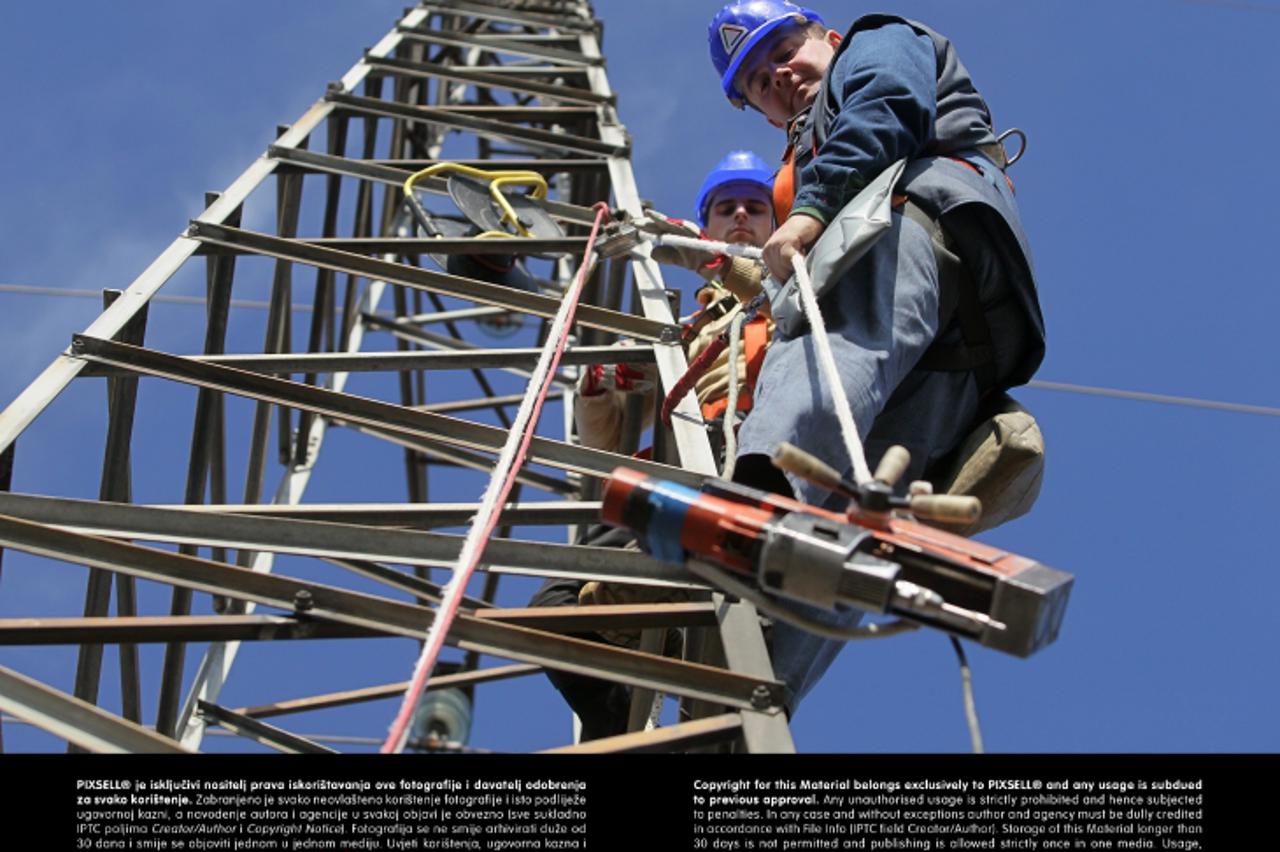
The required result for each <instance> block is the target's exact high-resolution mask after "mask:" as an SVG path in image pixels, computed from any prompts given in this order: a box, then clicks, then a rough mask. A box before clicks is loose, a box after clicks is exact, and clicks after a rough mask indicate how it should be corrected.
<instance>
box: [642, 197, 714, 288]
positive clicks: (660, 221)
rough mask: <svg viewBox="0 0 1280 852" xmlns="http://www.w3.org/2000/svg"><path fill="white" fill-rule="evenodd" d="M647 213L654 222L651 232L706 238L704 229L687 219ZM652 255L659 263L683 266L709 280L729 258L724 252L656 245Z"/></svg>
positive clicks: (650, 211) (651, 211)
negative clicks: (710, 252)
mask: <svg viewBox="0 0 1280 852" xmlns="http://www.w3.org/2000/svg"><path fill="white" fill-rule="evenodd" d="M645 215H646V216H648V217H649V219H650V220H651V222H652V224H651V225H650V226H649V228H648V230H649V231H651V232H654V233H658V234H674V235H675V236H677V237H690V238H692V239H695V240H697V239H705V237H704V235H703V233H702V229H701V228H699V227H698V226H697V225H695V224H694V223H693V222H690V221H688V220H686V219H672V218H671V217H670V216H666V215H664V214H662V213H659V212H658V211H656V210H646V211H645ZM650 257H652V258H653V259H654V260H656V261H658V263H669V264H673V265H675V266H683V267H684V268H685V269H689V270H692V271H693V272H696V273H698V274H699V275H701V276H702V278H703V279H704V280H707V281H710V280H711V279H713V278H715V277H717V275H719V270H720V267H721V266H722V265H723V264H724V262H725V261H726V260H727V258H726V257H725V256H724V255H722V254H708V253H707V252H705V251H699V250H697V249H691V248H684V247H679V248H677V247H676V246H654V247H653V251H652V252H651V253H650Z"/></svg>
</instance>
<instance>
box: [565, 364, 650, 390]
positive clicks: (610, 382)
mask: <svg viewBox="0 0 1280 852" xmlns="http://www.w3.org/2000/svg"><path fill="white" fill-rule="evenodd" d="M652 373H653V368H652V365H647V364H644V365H640V366H639V367H633V366H631V365H630V364H609V365H605V364H592V365H591V366H590V367H587V368H586V369H585V370H583V371H582V378H581V379H579V381H578V393H580V394H582V395H583V396H598V395H599V394H602V393H604V392H605V391H607V390H619V391H623V392H624V393H645V392H647V391H648V390H649V389H650V388H652V387H653V375H652Z"/></svg>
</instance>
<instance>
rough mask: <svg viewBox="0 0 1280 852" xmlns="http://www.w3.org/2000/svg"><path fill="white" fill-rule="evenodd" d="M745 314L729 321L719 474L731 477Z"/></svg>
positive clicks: (727, 477) (734, 450)
mask: <svg viewBox="0 0 1280 852" xmlns="http://www.w3.org/2000/svg"><path fill="white" fill-rule="evenodd" d="M745 319H746V316H745V315H744V314H743V313H742V311H741V310H739V311H738V313H736V314H734V317H733V319H731V320H730V321H729V399H728V403H729V404H728V406H726V407H725V410H724V469H723V471H722V472H721V474H720V475H721V476H722V477H724V478H725V479H733V469H734V466H735V465H736V463H737V455H738V433H737V431H736V430H735V429H734V428H733V427H734V426H736V425H737V424H738V358H739V357H740V356H741V354H742V326H743V321H744V320H745Z"/></svg>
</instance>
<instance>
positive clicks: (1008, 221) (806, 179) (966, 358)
mask: <svg viewBox="0 0 1280 852" xmlns="http://www.w3.org/2000/svg"><path fill="white" fill-rule="evenodd" d="M708 47H709V49H710V54H711V61H712V64H713V66H714V67H715V70H716V74H717V77H718V82H719V85H720V88H721V91H722V92H723V93H724V95H725V96H726V97H727V98H728V99H729V101H730V103H731V104H733V105H734V106H736V107H738V108H742V107H743V106H750V107H752V108H753V109H755V110H757V111H759V112H760V113H761V114H762V115H763V116H764V118H765V119H766V120H767V121H768V122H769V123H770V124H771V125H773V126H775V127H779V128H784V129H785V130H786V134H787V135H786V142H787V146H786V152H785V154H784V158H783V159H784V165H783V167H782V169H780V171H779V173H778V177H777V179H776V180H775V182H774V211H775V215H776V216H777V219H778V227H777V229H776V230H775V232H774V234H773V236H771V237H770V239H769V241H768V242H767V243H766V244H765V246H764V260H765V264H766V266H767V267H768V269H769V271H770V273H771V279H772V280H769V279H766V282H765V289H766V290H767V291H768V292H769V294H770V299H771V303H772V310H773V318H774V320H775V321H776V322H777V324H778V325H777V328H776V330H775V333H774V337H773V340H772V342H771V343H770V346H769V349H768V352H767V354H766V357H765V360H764V364H763V366H762V367H761V370H760V375H759V378H758V381H757V384H756V388H755V406H754V408H753V409H752V412H751V413H750V414H749V415H748V416H747V418H746V420H745V421H744V422H743V424H742V426H741V428H740V430H739V433H738V447H739V450H738V451H739V456H738V464H737V469H736V470H737V473H738V478H739V479H742V480H744V481H748V482H749V484H753V485H757V486H759V487H766V488H771V489H774V490H778V491H783V492H784V493H789V494H794V495H795V496H798V497H800V498H801V499H803V500H804V501H805V502H808V503H813V504H826V505H828V506H830V507H832V508H837V507H838V508H843V505H842V504H844V502H845V500H844V499H843V498H840V497H836V496H834V495H831V494H829V493H827V492H825V491H823V490H822V489H820V488H818V487H816V486H814V485H812V484H811V483H809V482H806V481H803V480H800V479H799V478H796V477H794V476H791V475H790V474H788V475H787V476H786V477H785V479H783V477H781V476H779V475H778V474H777V473H776V472H772V471H771V469H770V465H769V463H768V459H769V456H770V455H771V454H772V453H773V451H774V449H775V448H776V447H777V446H778V445H779V444H780V443H782V442H784V441H786V442H790V443H792V444H795V445H797V446H799V447H801V448H803V449H805V450H807V451H809V452H810V453H812V454H814V455H816V456H818V457H819V458H820V459H822V460H823V461H825V462H826V463H827V464H829V465H831V466H832V467H834V468H836V469H837V470H839V471H842V472H845V473H846V475H851V471H852V465H851V460H850V458H849V456H848V453H847V451H846V449H845V446H844V444H843V442H842V441H839V440H833V439H832V436H833V435H838V434H840V430H839V427H838V424H837V419H836V412H835V410H834V408H833V403H832V394H831V392H830V389H829V388H828V387H827V385H826V380H825V379H823V378H822V376H821V371H820V370H819V368H818V366H817V364H816V363H815V356H814V347H813V342H812V341H811V340H809V334H810V332H809V327H808V324H807V321H806V320H805V319H804V317H803V315H802V314H799V313H798V312H797V311H796V309H795V302H794V301H792V300H790V299H789V297H788V295H787V294H788V292H789V291H788V289H787V288H786V287H785V286H783V285H782V284H777V285H776V286H775V284H774V283H773V282H774V281H777V282H786V281H787V279H789V278H790V277H791V268H792V266H791V263H792V258H793V257H794V256H795V255H797V254H799V255H804V256H806V257H807V262H808V267H809V269H810V270H811V271H816V272H818V273H821V272H822V271H823V270H830V274H829V275H828V276H827V277H826V278H825V279H824V278H822V277H821V276H820V275H815V280H814V282H813V283H814V286H815V288H816V289H817V291H818V294H819V307H820V310H821V312H822V315H823V318H824V320H825V325H826V327H827V330H828V333H829V337H830V343H831V349H832V352H833V354H834V358H835V361H836V371H837V372H838V374H839V381H840V382H841V384H842V386H843V389H844V393H845V396H846V397H847V398H848V400H849V406H850V408H851V409H852V411H851V413H852V415H853V420H854V423H855V424H856V426H857V429H858V432H859V436H860V437H861V438H862V440H863V442H864V445H865V448H866V455H867V461H868V462H869V463H870V465H871V467H872V468H873V469H874V467H875V465H876V463H877V461H878V459H879V457H880V456H881V455H882V454H883V453H884V451H885V450H886V449H887V448H888V447H889V446H891V445H893V444H902V445H904V446H906V447H907V449H908V450H909V451H910V453H911V457H912V465H911V467H910V468H909V469H908V472H907V475H905V476H903V477H902V479H901V484H902V487H905V485H906V483H908V482H910V481H911V480H914V479H930V480H933V481H938V480H940V479H941V477H940V476H937V475H936V473H935V472H936V471H938V470H940V469H941V468H942V466H944V465H946V464H948V461H947V460H948V459H949V458H951V457H952V456H953V454H955V453H956V452H958V450H959V448H960V447H961V445H962V443H964V442H965V439H966V438H967V437H968V436H969V435H970V434H971V433H972V432H973V431H974V430H975V429H976V428H978V426H979V424H981V423H982V422H984V418H985V417H987V412H988V411H990V410H991V409H992V407H993V405H995V404H997V403H999V402H1000V401H1001V400H1002V399H1004V400H1007V399H1009V398H1008V397H1007V396H1005V395H1004V394H1003V391H1004V390H1005V389H1007V388H1009V387H1012V386H1015V385H1018V384H1022V383H1024V382H1026V381H1027V380H1028V379H1030V378H1031V376H1032V375H1033V374H1034V372H1035V370H1036V368H1037V367H1038V366H1039V363H1040V361H1041V359H1042V358H1043V354H1044V321H1043V318H1042V316H1041V313H1040V307H1039V303H1038V299H1037V296H1036V287H1035V279H1034V275H1033V272H1032V266H1031V260H1030V257H1031V256H1030V251H1029V248H1028V244H1027V238H1026V235H1025V233H1024V232H1023V229H1022V225H1021V222H1020V219H1019V214H1018V209H1017V204H1016V203H1015V200H1014V196H1013V189H1012V184H1011V182H1010V181H1009V180H1008V178H1007V177H1006V176H1005V173H1004V170H1005V169H1006V167H1007V166H1008V165H1009V163H1008V158H1007V157H1006V155H1005V152H1004V148H1003V145H1002V144H1001V143H1000V141H999V139H998V137H997V135H996V133H995V131H994V128H993V123H992V119H991V113H990V110H989V109H988V107H987V104H986V102H985V101H984V99H983V98H982V96H981V95H980V94H979V92H978V90H977V88H976V86H975V85H974V83H973V81H972V79H971V78H970V77H969V74H968V71H967V70H966V69H965V67H964V65H963V64H962V63H961V62H960V60H959V58H958V56H957V54H956V51H955V48H954V46H953V45H952V43H951V42H950V41H949V40H947V39H946V38H945V37H943V36H942V35H940V34H939V33H937V32H935V31H934V30H932V29H930V28H928V27H927V26H925V25H923V24H920V23H917V22H915V21H910V20H907V19H905V18H901V17H897V16H894V15H882V14H875V15H865V16H863V17H861V18H859V19H858V20H857V21H855V22H854V23H853V25H852V26H851V27H850V28H849V29H848V30H847V31H846V32H844V33H841V32H838V31H835V30H830V29H828V28H827V27H826V25H825V24H824V22H823V20H822V18H821V16H819V15H818V14H817V13H815V12H813V11H811V10H809V9H806V8H803V7H801V6H798V5H796V4H795V3H791V2H786V0H735V2H730V3H728V4H727V5H725V6H724V7H723V8H721V10H720V11H719V12H718V13H717V14H716V15H715V16H714V18H713V19H712V20H711V23H710V25H709V27H708ZM878 178H881V180H877V179H878ZM868 185H872V188H873V189H884V190H885V191H884V192H883V193H882V194H881V195H879V196H877V197H879V198H882V199H883V202H882V203H883V205H884V207H888V208H891V210H886V211H885V212H886V214H887V215H886V218H887V219H888V220H889V222H890V225H889V227H888V228H887V229H885V230H883V231H882V232H880V233H879V234H878V235H877V236H876V237H873V238H870V239H866V240H862V241H854V240H853V239H852V237H851V235H852V234H855V233H859V229H858V228H856V227H854V226H855V225H856V219H855V214H854V211H855V209H856V208H857V206H858V205H857V204H855V203H853V202H854V201H855V199H859V200H861V201H863V202H865V201H866V199H867V197H868V196H867V194H863V193H862V191H863V190H864V188H867V187H868ZM819 238H822V239H821V241H819ZM752 477H758V478H757V479H754V480H753V479H752ZM811 614H812V615H815V616H818V615H821V617H824V618H826V619H827V620H829V621H832V622H834V623H836V624H840V625H848V624H850V623H852V622H855V621H856V620H857V618H858V615H859V614H858V613H855V612H846V613H836V614H831V613H826V612H822V613H820V614H819V613H816V612H815V613H811ZM840 647H841V645H840V643H836V642H833V641H832V640H829V639H824V638H822V637H819V636H817V635H815V634H812V633H806V632H805V631H802V630H800V629H799V628H796V627H794V626H792V625H790V624H787V623H780V624H778V625H777V627H776V629H775V631H774V635H773V636H772V638H771V650H772V654H773V663H774V668H775V672H776V674H777V676H778V677H779V678H780V679H782V680H784V681H785V682H786V683H787V685H788V687H789V692H790V698H789V699H788V701H787V708H788V710H790V711H794V710H795V707H796V704H797V703H798V702H799V700H800V699H801V697H803V695H804V694H805V692H806V691H807V690H808V689H809V688H810V687H811V686H813V684H814V683H815V682H816V681H817V679H818V678H819V677H820V676H821V674H822V673H823V671H825V669H826V668H827V666H828V665H829V664H830V662H831V661H832V659H833V658H834V656H835V654H836V652H837V651H838V650H839V648H840Z"/></svg>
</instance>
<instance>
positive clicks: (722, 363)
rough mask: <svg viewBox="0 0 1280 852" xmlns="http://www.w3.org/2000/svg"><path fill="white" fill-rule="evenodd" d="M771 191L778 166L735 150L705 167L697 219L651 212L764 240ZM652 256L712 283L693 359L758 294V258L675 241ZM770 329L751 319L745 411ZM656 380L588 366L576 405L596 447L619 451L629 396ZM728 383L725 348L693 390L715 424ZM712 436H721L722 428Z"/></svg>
mask: <svg viewBox="0 0 1280 852" xmlns="http://www.w3.org/2000/svg"><path fill="white" fill-rule="evenodd" d="M772 189H773V170H772V169H771V168H770V167H769V164H768V163H766V162H765V161H764V160H763V159H761V157H760V156H759V155H757V154H755V153H754V152H751V151H730V152H729V153H728V154H726V155H725V156H724V157H723V158H721V159H720V161H719V162H718V163H716V165H715V166H714V167H713V168H712V169H711V171H710V172H708V173H707V176H706V178H704V179H703V181H702V185H701V186H700V187H699V188H698V194H697V196H696V197H695V200H694V209H695V211H696V212H697V217H698V220H697V223H694V222H691V221H688V220H685V219H673V218H671V217H668V216H666V215H664V214H661V213H657V212H656V211H653V210H649V211H647V213H648V216H649V218H651V219H653V220H654V221H655V222H656V223H659V224H660V225H661V226H662V227H663V228H664V229H665V230H667V231H669V232H670V233H674V234H678V235H681V236H686V237H701V238H705V239H709V240H715V241H717V242H726V243H733V244H738V245H750V246H761V245H764V243H765V241H766V240H768V239H769V235H770V234H772V233H773V225H774V218H773V201H772ZM652 256H653V258H654V260H657V261H658V262H659V263H665V264H673V265H677V266H683V267H685V268H686V269H690V270H692V271H694V272H696V273H698V275H700V276H701V277H702V278H703V279H704V280H705V281H706V282H707V284H706V285H705V286H703V287H702V288H700V289H699V290H698V301H699V302H700V303H701V304H702V305H703V307H704V309H703V310H702V311H701V312H699V313H698V314H695V315H694V317H693V318H692V321H691V323H690V326H689V327H688V328H687V329H686V330H687V332H688V333H687V335H686V339H687V341H688V356H689V360H690V361H692V360H693V359H695V358H697V356H698V355H699V354H700V353H701V352H702V351H703V350H704V349H705V348H706V347H707V346H709V345H710V344H711V342H712V341H714V340H715V339H716V337H717V336H718V335H719V334H720V333H721V332H722V331H724V330H725V329H726V328H727V327H728V324H729V321H730V319H731V318H732V316H733V315H734V314H735V313H737V311H738V309H739V308H740V306H741V305H742V304H745V303H746V302H748V301H750V300H751V299H752V298H754V297H755V296H756V294H758V293H759V292H760V281H761V279H762V278H763V267H762V266H761V265H760V264H759V263H757V262H755V261H751V260H747V259H745V258H731V257H727V256H724V255H712V254H708V253H706V252H703V251H698V250H695V249H690V248H677V247H674V246H669V245H659V246H656V247H655V248H654V249H653V252H652ZM770 329H771V326H769V325H768V324H767V322H766V320H765V319H764V318H760V319H758V320H757V321H756V322H755V323H752V324H748V327H747V332H746V341H747V342H746V345H744V346H743V347H742V354H741V357H740V363H739V370H738V376H739V387H740V393H739V396H738V411H740V412H745V411H748V410H750V407H751V387H752V386H753V385H754V383H755V377H756V373H757V371H758V369H759V366H760V363H761V362H762V361H763V359H764V347H765V346H767V344H768V334H769V331H770ZM651 378H652V377H651V376H648V375H644V374H642V372H641V371H639V370H637V369H636V368H633V367H630V366H627V365H624V364H619V365H617V366H616V367H615V368H613V370H612V374H611V373H610V370H609V369H607V368H605V367H604V366H603V365H597V366H594V367H589V368H588V369H586V370H584V371H583V377H582V379H581V380H580V381H579V386H578V395H577V397H576V399H575V404H574V417H575V421H576V423H577V426H578V437H579V439H580V440H581V441H582V443H583V444H584V445H585V446H588V447H592V448H593V449H602V450H610V451H616V450H617V449H618V445H619V443H620V440H621V435H622V421H623V411H624V409H625V407H626V402H625V397H624V394H626V393H636V392H649V391H651V390H652V387H653V383H652V381H650V379H651ZM728 386H729V366H728V353H727V352H725V353H722V355H721V356H720V358H719V359H718V360H717V361H716V362H715V364H714V365H713V366H712V368H711V369H710V370H708V371H707V373H706V374H704V375H703V376H702V377H701V379H700V380H699V381H698V383H697V384H696V385H695V388H694V392H695V394H696V395H697V397H698V400H699V403H700V404H701V406H702V412H703V416H704V418H705V419H706V420H707V421H708V422H709V423H710V422H712V421H716V420H717V418H719V417H721V416H722V415H723V414H724V412H725V409H726V407H727V393H728ZM651 407H652V406H650V408H651ZM712 434H713V435H714V436H716V437H717V438H718V436H719V429H718V426H717V427H715V429H714V431H713V432H712Z"/></svg>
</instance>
